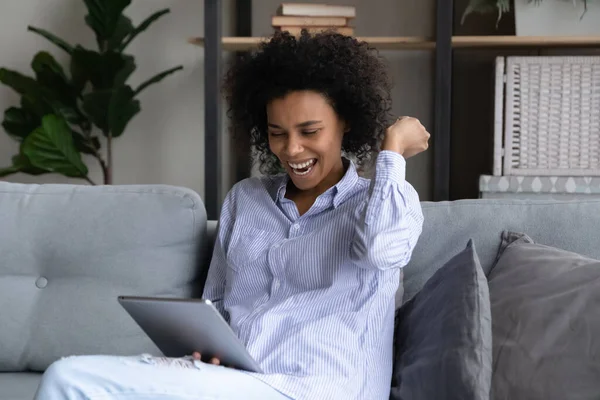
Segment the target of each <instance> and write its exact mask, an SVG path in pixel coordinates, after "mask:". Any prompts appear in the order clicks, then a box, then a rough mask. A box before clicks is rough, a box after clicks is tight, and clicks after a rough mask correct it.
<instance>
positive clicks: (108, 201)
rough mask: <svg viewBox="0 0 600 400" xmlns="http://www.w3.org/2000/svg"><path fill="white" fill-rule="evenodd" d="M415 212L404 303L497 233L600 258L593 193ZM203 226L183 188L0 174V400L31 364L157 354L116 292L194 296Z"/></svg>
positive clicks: (492, 245) (30, 385)
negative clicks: (585, 197)
mask: <svg viewBox="0 0 600 400" xmlns="http://www.w3.org/2000/svg"><path fill="white" fill-rule="evenodd" d="M423 209H424V214H425V226H424V231H423V234H422V237H421V239H420V241H419V243H418V246H417V248H416V250H415V252H414V255H413V258H412V260H411V263H410V265H409V266H407V267H406V269H405V273H404V288H405V290H404V300H406V299H408V298H410V297H412V296H413V295H415V294H416V293H417V292H418V291H419V289H420V288H421V287H423V285H424V283H425V282H426V281H427V280H428V278H429V277H431V276H432V274H433V273H434V272H435V271H436V270H437V269H438V268H440V267H441V266H442V265H443V264H444V263H445V262H446V261H447V260H448V259H449V258H450V257H451V256H452V255H453V254H455V253H457V252H458V251H460V250H462V249H463V248H464V246H465V244H466V243H467V240H468V239H469V238H473V239H474V241H475V243H476V246H477V252H478V254H479V256H480V258H481V263H482V265H483V268H484V270H486V271H489V268H490V266H491V265H492V262H493V260H494V258H495V256H496V252H497V250H498V245H499V241H500V234H501V232H502V231H503V230H505V229H510V230H516V231H524V232H527V233H528V234H529V235H530V236H532V237H534V238H535V239H536V240H538V241H540V242H542V243H545V244H549V245H553V246H557V247H560V248H563V249H567V250H571V251H574V252H578V253H581V254H584V255H587V256H590V257H595V258H600V245H599V243H598V234H597V232H598V226H600V201H583V202H578V203H559V202H547V201H546V202H535V201H527V202H517V201H510V200H463V201H456V202H440V203H427V202H425V203H423ZM215 227H216V223H215V221H206V213H205V210H204V206H203V204H202V200H201V198H200V197H199V196H198V195H197V194H196V193H195V192H193V191H191V190H188V189H185V188H177V187H169V186H156V185H153V186H107V187H89V186H70V185H41V186H38V185H21V184H13V183H5V182H4V183H3V182H0V399H3V400H21V399H31V398H32V396H33V393H34V391H35V389H36V387H37V384H38V382H39V379H40V376H41V374H40V372H41V371H43V370H44V369H45V368H46V367H47V366H48V365H49V364H50V363H52V362H53V361H54V360H56V359H58V358H60V357H62V356H67V355H73V354H121V355H127V354H129V355H134V354H140V353H152V354H159V352H158V350H157V349H156V347H155V346H154V345H153V344H152V343H151V342H150V341H149V340H148V339H147V338H146V336H145V335H144V334H143V332H141V330H140V329H139V328H138V327H137V325H135V323H134V322H133V321H132V320H131V319H130V317H129V316H128V315H127V314H126V313H125V312H124V311H123V310H122V309H121V307H120V306H119V305H118V303H117V301H116V299H117V296H118V295H145V296H177V297H182V296H183V297H197V296H199V295H200V293H201V288H202V284H203V282H204V279H205V276H206V267H207V266H208V262H209V259H210V254H211V243H212V240H213V236H214V233H215ZM397 302H398V304H400V303H401V302H402V299H397Z"/></svg>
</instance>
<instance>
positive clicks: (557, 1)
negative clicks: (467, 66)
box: [462, 0, 600, 36]
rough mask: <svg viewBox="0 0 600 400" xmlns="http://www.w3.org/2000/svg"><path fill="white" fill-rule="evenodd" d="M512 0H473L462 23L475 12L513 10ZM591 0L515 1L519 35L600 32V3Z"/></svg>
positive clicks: (465, 12)
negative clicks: (511, 8)
mask: <svg viewBox="0 0 600 400" xmlns="http://www.w3.org/2000/svg"><path fill="white" fill-rule="evenodd" d="M511 3H512V1H510V0H470V1H469V4H468V5H467V7H466V8H465V10H464V12H463V15H462V23H464V21H465V19H466V17H467V16H469V15H470V14H472V13H496V14H498V20H497V21H500V19H501V18H502V17H503V15H504V14H505V13H507V12H509V11H510V7H511ZM592 3H594V2H593V1H591V0H545V1H544V0H514V6H515V9H514V12H515V30H516V35H517V36H571V35H595V34H600V24H599V23H598V21H599V20H600V4H592Z"/></svg>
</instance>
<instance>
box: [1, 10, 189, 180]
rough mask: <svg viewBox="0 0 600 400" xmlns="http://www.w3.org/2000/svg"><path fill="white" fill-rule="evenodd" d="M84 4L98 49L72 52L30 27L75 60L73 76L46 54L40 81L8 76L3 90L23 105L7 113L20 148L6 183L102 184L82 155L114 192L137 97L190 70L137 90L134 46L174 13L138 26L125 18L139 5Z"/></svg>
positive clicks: (37, 64) (37, 62) (41, 57)
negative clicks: (15, 179)
mask: <svg viewBox="0 0 600 400" xmlns="http://www.w3.org/2000/svg"><path fill="white" fill-rule="evenodd" d="M83 1H84V3H85V5H86V8H87V12H88V13H87V15H86V16H85V22H86V24H87V26H88V27H89V28H90V29H92V30H93V32H94V34H95V37H96V44H97V49H88V48H85V47H83V46H81V45H72V44H70V43H68V42H67V41H66V40H63V39H61V38H59V37H57V36H55V35H53V34H52V33H50V32H48V31H46V30H44V29H40V28H37V27H33V26H29V27H28V30H29V31H31V32H33V33H35V34H38V35H41V36H43V37H44V38H46V39H47V40H49V41H50V42H52V43H53V44H55V45H56V46H57V47H58V48H60V49H61V50H62V51H64V52H66V53H67V54H68V55H69V63H68V65H67V66H66V68H63V66H61V65H60V64H59V63H58V62H57V61H56V59H55V58H54V57H53V56H52V55H51V54H50V53H48V52H45V51H40V52H38V53H37V54H36V55H35V56H34V57H33V60H32V62H31V69H32V70H33V72H34V76H28V75H25V74H23V73H21V72H18V71H13V70H9V69H6V68H0V82H1V83H3V84H4V85H7V86H9V87H10V88H12V89H13V90H14V91H16V92H17V93H18V94H19V95H20V97H21V98H20V104H19V105H15V106H13V107H10V108H8V109H7V110H5V111H4V117H3V120H2V127H3V128H4V130H5V131H6V133H7V134H8V135H9V136H11V137H12V138H13V139H14V140H16V141H18V142H19V143H20V146H19V153H18V154H16V155H14V156H13V158H12V165H10V166H8V167H5V168H0V177H2V176H7V175H11V174H14V173H18V172H22V173H26V174H32V175H40V174H47V173H59V174H62V175H65V176H68V177H73V178H80V179H84V180H86V181H87V182H89V183H90V184H94V182H93V180H92V179H91V178H90V176H89V174H88V167H87V165H86V164H85V162H84V161H83V159H82V154H89V155H91V156H93V157H95V158H96V159H97V161H98V162H99V163H100V166H101V168H102V173H103V183H104V184H112V174H113V163H112V146H113V139H115V138H118V137H119V136H121V135H122V134H123V133H124V132H125V129H126V127H127V125H128V123H129V122H130V121H131V120H132V119H133V118H134V117H135V116H136V115H137V114H138V113H139V112H140V111H141V105H140V101H139V100H138V99H137V98H136V97H137V96H138V95H139V94H140V93H141V92H142V91H143V90H145V89H146V88H148V87H149V86H151V85H153V84H155V83H158V82H160V81H161V80H162V79H164V78H165V77H167V76H168V75H170V74H172V73H174V72H176V71H178V70H180V69H182V68H183V67H182V66H177V67H174V68H170V69H168V70H166V71H163V72H160V73H158V74H157V75H155V76H153V77H151V78H149V79H147V80H146V81H145V82H143V83H142V84H140V85H139V86H137V87H132V86H130V85H129V84H128V83H127V80H128V78H129V77H130V76H131V74H132V73H133V72H134V71H135V70H136V64H135V59H134V57H133V56H132V55H130V54H127V53H126V50H127V47H128V45H129V44H131V42H132V41H133V40H134V39H135V38H136V37H137V36H138V35H139V34H141V33H142V32H144V31H145V30H146V29H148V27H149V26H150V25H151V24H152V23H154V22H155V21H156V20H158V19H159V18H160V17H162V16H163V15H165V14H167V13H169V11H170V10H169V9H162V10H160V11H157V12H155V13H153V14H152V15H150V16H149V17H147V18H146V19H145V20H143V21H142V22H141V23H140V24H139V25H137V26H134V24H133V23H132V21H131V19H129V18H128V17H127V16H126V15H125V14H124V11H125V9H126V8H127V7H128V6H129V5H130V3H131V0H110V1H109V2H107V1H105V0H83ZM67 71H68V72H67ZM103 147H105V149H103Z"/></svg>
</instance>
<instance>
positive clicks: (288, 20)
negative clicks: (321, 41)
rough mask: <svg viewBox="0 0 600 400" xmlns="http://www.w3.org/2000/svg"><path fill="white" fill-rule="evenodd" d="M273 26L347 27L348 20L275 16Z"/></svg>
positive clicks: (272, 20)
mask: <svg viewBox="0 0 600 400" xmlns="http://www.w3.org/2000/svg"><path fill="white" fill-rule="evenodd" d="M271 25H273V26H346V25H348V19H347V18H345V17H305V16H303V17H300V16H285V15H274V16H273V17H272V18H271Z"/></svg>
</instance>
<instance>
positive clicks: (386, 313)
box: [204, 151, 423, 400]
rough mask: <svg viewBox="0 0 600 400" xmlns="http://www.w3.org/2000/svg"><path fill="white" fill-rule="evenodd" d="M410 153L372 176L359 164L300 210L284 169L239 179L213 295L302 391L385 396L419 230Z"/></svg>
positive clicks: (251, 344)
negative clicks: (399, 301)
mask: <svg viewBox="0 0 600 400" xmlns="http://www.w3.org/2000/svg"><path fill="white" fill-rule="evenodd" d="M405 166H406V162H405V160H404V158H403V157H402V156H401V155H400V154H398V153H394V152H390V151H382V152H380V153H379V155H378V157H377V163H376V172H375V177H374V179H373V180H368V179H364V178H362V177H359V175H358V174H357V172H356V167H355V165H354V164H353V163H350V164H349V166H348V168H347V170H346V173H345V175H344V177H343V178H342V179H341V180H340V181H339V182H338V183H337V184H336V185H335V186H333V187H331V188H330V189H328V190H327V191H326V192H325V193H323V194H322V195H320V196H319V197H318V198H317V200H316V202H315V203H314V204H313V206H312V207H311V208H310V210H308V211H307V212H306V213H305V214H303V215H302V216H300V215H299V213H298V209H297V208H296V205H295V203H294V202H292V201H291V200H289V199H286V198H285V190H286V185H287V183H288V180H289V177H288V176H287V175H286V174H281V175H275V176H271V177H260V178H249V179H246V180H244V181H241V182H239V183H237V184H236V185H235V186H234V187H233V188H232V189H231V191H230V192H229V193H228V195H227V197H226V199H225V202H224V204H223V207H222V213H221V218H220V221H219V231H218V235H217V240H216V243H215V248H214V254H213V259H212V262H211V265H210V269H209V272H208V277H207V282H206V286H205V290H204V297H205V298H207V299H210V300H212V301H213V302H214V303H215V305H216V306H217V308H218V309H219V311H220V312H221V313H222V314H223V316H224V317H225V319H226V320H227V321H229V324H230V325H231V328H232V329H233V331H234V332H235V333H236V334H237V335H238V337H239V338H240V339H241V341H242V342H243V343H244V344H245V346H246V347H247V349H248V351H249V352H250V354H251V355H252V356H253V357H254V358H255V359H256V361H257V362H258V363H259V364H260V365H261V367H262V368H263V370H264V371H265V373H264V374H253V375H255V376H256V377H257V378H259V379H261V380H263V381H264V382H266V383H267V384H269V385H271V386H272V387H274V388H276V389H277V390H279V391H281V392H282V393H284V394H286V395H287V396H289V397H291V398H293V399H297V400H300V399H311V400H313V399H328V400H329V399H340V400H342V399H343V400H349V399H369V400H374V399H387V398H389V392H390V384H391V373H392V360H393V354H392V341H393V331H394V325H393V322H394V309H395V304H394V303H395V293H396V290H397V288H398V285H399V282H400V274H401V270H400V268H401V267H403V266H404V265H406V264H407V263H408V261H409V260H410V257H411V254H412V251H413V248H414V246H415V244H416V242H417V240H418V238H419V236H420V234H421V230H422V225H423V214H422V210H421V206H420V203H419V197H418V194H417V193H416V191H415V190H414V188H413V187H412V186H411V185H410V184H409V183H408V182H406V181H405Z"/></svg>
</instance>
